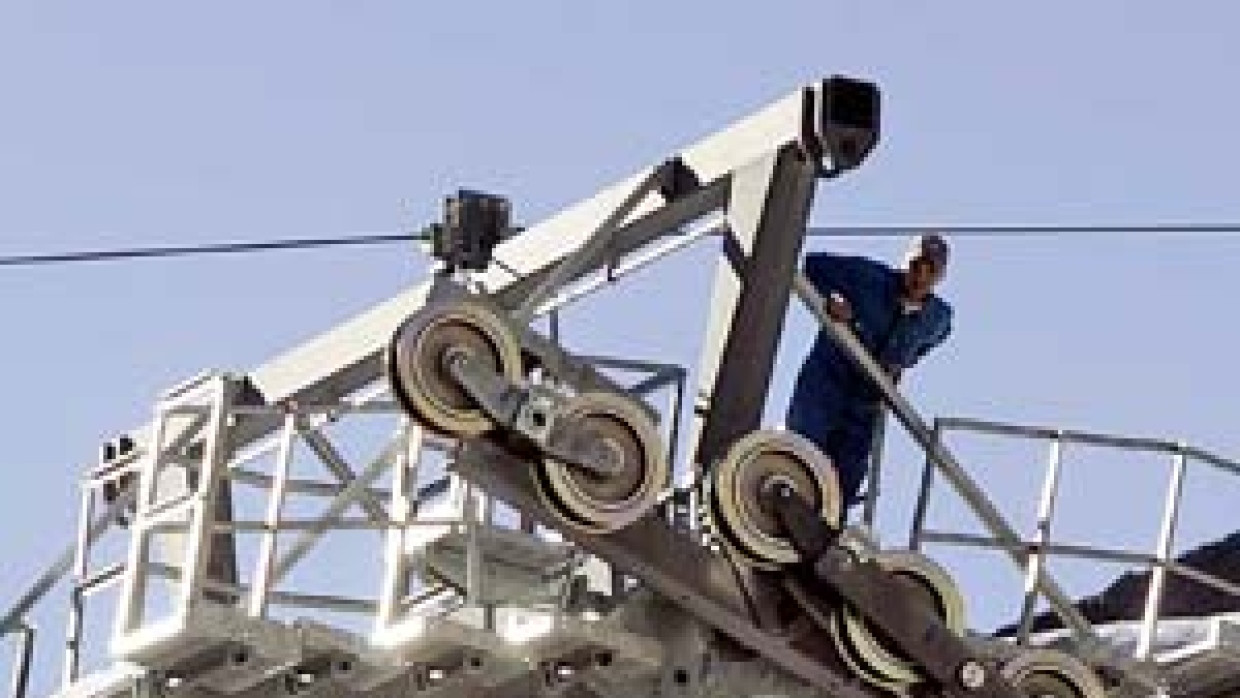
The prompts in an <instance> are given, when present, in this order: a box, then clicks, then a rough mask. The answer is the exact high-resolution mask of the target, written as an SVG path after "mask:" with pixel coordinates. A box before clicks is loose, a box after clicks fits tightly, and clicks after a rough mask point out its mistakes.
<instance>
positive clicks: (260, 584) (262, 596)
mask: <svg viewBox="0 0 1240 698" xmlns="http://www.w3.org/2000/svg"><path fill="white" fill-rule="evenodd" d="M296 435H297V414H296V412H295V411H293V410H289V411H288V412H287V413H286V414H285V415H284V428H283V429H282V430H281V432H280V450H279V452H278V453H277V454H276V464H275V471H274V472H273V473H272V481H271V490H270V491H269V492H268V493H267V513H266V517H265V518H264V520H263V541H262V547H261V548H260V550H259V553H258V569H257V570H255V572H254V583H253V585H252V586H251V588H250V603H249V614H250V616H251V617H254V618H262V617H263V616H265V615H266V614H267V597H268V594H269V592H270V591H271V572H272V569H273V567H274V565H275V561H276V546H277V544H278V543H279V533H280V517H281V514H282V512H283V510H284V494H285V491H286V490H287V489H288V477H289V468H290V464H291V463H292V460H293V443H294V439H295V438H296Z"/></svg>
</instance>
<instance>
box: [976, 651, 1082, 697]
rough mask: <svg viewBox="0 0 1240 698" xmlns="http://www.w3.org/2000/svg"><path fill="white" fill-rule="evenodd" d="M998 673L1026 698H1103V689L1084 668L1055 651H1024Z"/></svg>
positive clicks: (1080, 663) (1069, 656)
mask: <svg viewBox="0 0 1240 698" xmlns="http://www.w3.org/2000/svg"><path fill="white" fill-rule="evenodd" d="M1000 673H1001V674H1002V675H1003V678H1005V679H1007V680H1008V681H1009V682H1010V683H1011V684H1012V685H1013V686H1015V687H1016V690H1018V691H1020V692H1021V693H1023V694H1025V695H1026V696H1029V698H1106V688H1105V687H1104V686H1103V685H1102V682H1101V681H1100V680H1099V679H1098V676H1097V675H1096V674H1095V673H1094V672H1093V671H1092V670H1091V669H1090V668H1089V667H1088V666H1086V665H1085V664H1084V663H1082V662H1081V661H1080V660H1079V659H1077V658H1076V657H1073V656H1072V655H1070V654H1065V653H1063V652H1059V651H1057V650H1052V649H1044V648H1038V649H1030V650H1025V651H1023V652H1021V653H1020V654H1018V655H1016V657H1015V658H1013V659H1012V660H1011V661H1009V662H1006V663H1005V664H1004V665H1003V667H1002V668H1001V669H1000Z"/></svg>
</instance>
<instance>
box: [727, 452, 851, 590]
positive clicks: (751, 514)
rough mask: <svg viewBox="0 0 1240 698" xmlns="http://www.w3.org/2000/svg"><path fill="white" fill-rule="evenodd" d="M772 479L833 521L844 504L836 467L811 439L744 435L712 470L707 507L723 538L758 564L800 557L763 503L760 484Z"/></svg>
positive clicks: (835, 523)
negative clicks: (790, 489)
mask: <svg viewBox="0 0 1240 698" xmlns="http://www.w3.org/2000/svg"><path fill="white" fill-rule="evenodd" d="M775 482H783V483H786V484H788V485H790V486H791V487H792V488H793V489H794V490H795V491H796V492H797V493H798V494H799V495H800V496H801V497H803V498H805V499H806V500H807V501H808V502H810V505H811V507H812V508H813V509H814V510H815V511H817V512H818V513H819V514H820V515H821V516H822V518H823V519H824V520H825V521H827V522H829V523H830V524H831V525H833V526H838V525H839V522H840V515H841V511H842V509H843V506H842V500H841V497H840V486H839V479H838V477H837V476H836V473H835V468H834V467H833V466H832V465H831V461H830V459H828V458H827V457H826V455H824V454H823V453H822V452H821V451H819V450H818V449H817V448H815V447H814V445H813V444H812V443H810V442H809V441H808V440H806V439H805V438H803V437H801V436H799V435H797V434H795V433H793V432H788V431H771V430H760V431H755V432H751V433H749V434H747V435H745V436H744V437H743V438H741V439H740V440H739V441H737V442H736V443H735V444H733V445H732V447H731V448H729V449H728V451H727V453H725V454H724V456H723V458H722V459H721V460H720V461H719V462H718V463H716V464H715V466H714V469H713V470H712V472H711V477H710V481H709V489H708V492H707V501H708V502H709V507H708V512H709V513H710V515H711V517H712V520H713V521H712V523H713V524H714V528H715V529H716V530H718V531H719V532H720V534H721V535H722V539H723V541H724V543H725V544H727V545H729V547H732V548H734V549H735V550H736V551H737V552H738V553H740V555H741V557H742V558H743V559H745V560H747V561H748V562H750V563H751V564H754V565H756V566H759V567H778V566H779V565H785V564H792V563H795V562H797V561H798V560H799V558H800V556H799V555H798V553H797V551H796V549H795V548H794V547H793V545H792V543H791V541H789V540H788V539H787V537H786V536H785V535H784V534H783V531H782V530H781V525H780V523H779V520H778V519H777V518H776V517H775V515H774V513H773V512H771V511H769V509H768V507H767V506H766V505H765V503H764V497H763V491H764V488H765V487H767V486H768V485H769V484H773V483H775Z"/></svg>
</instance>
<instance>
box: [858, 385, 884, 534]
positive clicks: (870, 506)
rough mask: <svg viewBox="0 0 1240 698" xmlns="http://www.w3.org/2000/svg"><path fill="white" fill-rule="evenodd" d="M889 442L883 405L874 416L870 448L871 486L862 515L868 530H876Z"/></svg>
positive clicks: (866, 494)
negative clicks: (875, 520)
mask: <svg viewBox="0 0 1240 698" xmlns="http://www.w3.org/2000/svg"><path fill="white" fill-rule="evenodd" d="M886 440H887V408H886V407H883V406H882V405H880V406H879V408H878V414H876V415H874V435H873V437H871V446H870V473H869V476H868V477H867V478H866V479H867V481H868V483H869V485H868V486H867V487H866V490H865V504H864V508H863V511H862V515H861V520H862V522H864V523H865V525H866V528H868V529H870V530H871V531H873V530H874V519H875V517H876V516H877V515H878V495H879V493H880V492H881V491H882V480H883V444H884V443H885V442H886Z"/></svg>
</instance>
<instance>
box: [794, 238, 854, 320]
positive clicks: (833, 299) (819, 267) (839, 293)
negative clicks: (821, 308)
mask: <svg viewBox="0 0 1240 698" xmlns="http://www.w3.org/2000/svg"><path fill="white" fill-rule="evenodd" d="M856 266H857V258H856V257H846V256H842V255H836V254H831V253H829V252H815V253H812V254H807V255H805V276H806V277H808V278H809V280H810V283H812V284H813V285H814V288H815V289H816V290H817V291H818V293H819V295H821V296H822V297H823V299H824V300H825V302H826V306H827V314H828V315H830V316H831V317H832V319H834V320H836V321H837V322H852V320H853V309H852V305H851V304H850V303H849V300H848V297H849V295H850V294H851V292H852V290H853V288H854V287H855V285H856V284H855V283H854V280H855V277H856Z"/></svg>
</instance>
